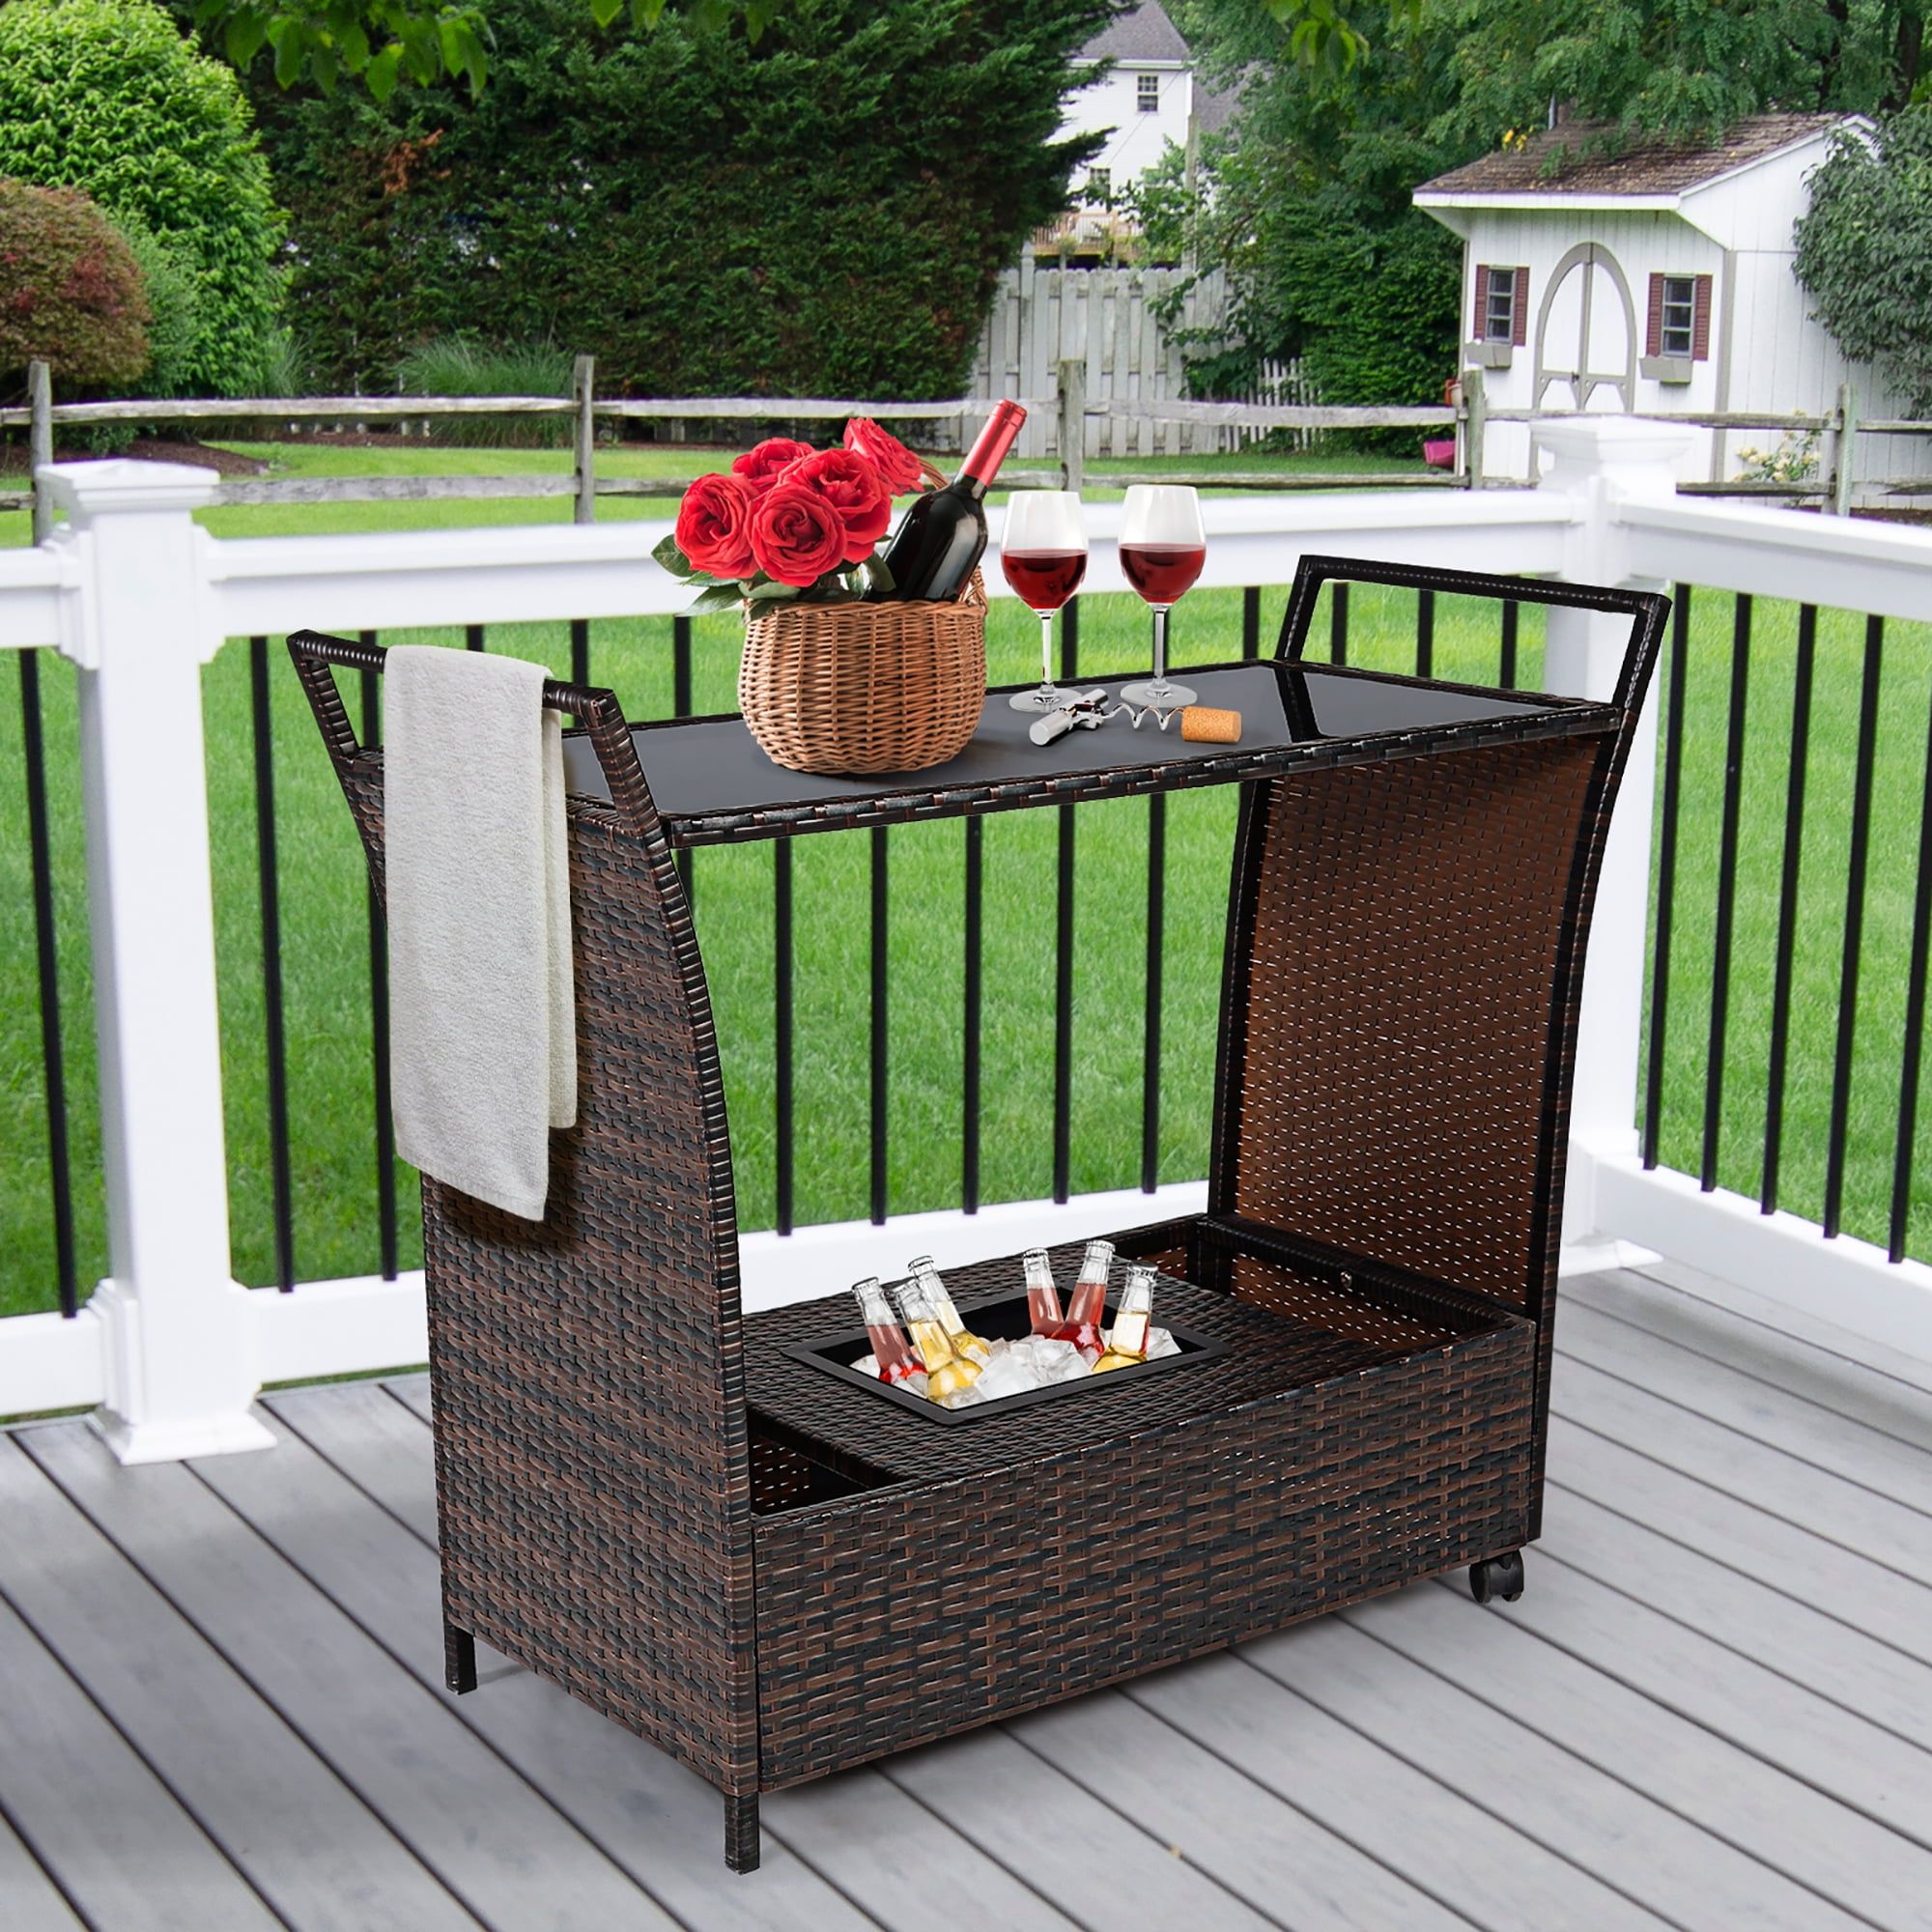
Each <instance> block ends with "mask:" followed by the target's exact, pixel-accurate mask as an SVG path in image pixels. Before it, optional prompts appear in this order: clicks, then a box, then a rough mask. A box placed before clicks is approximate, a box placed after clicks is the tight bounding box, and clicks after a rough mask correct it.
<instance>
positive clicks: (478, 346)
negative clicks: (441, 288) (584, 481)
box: [396, 335, 576, 449]
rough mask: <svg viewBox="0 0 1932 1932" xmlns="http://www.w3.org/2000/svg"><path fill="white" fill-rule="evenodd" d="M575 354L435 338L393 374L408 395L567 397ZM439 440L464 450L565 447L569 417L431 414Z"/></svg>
mask: <svg viewBox="0 0 1932 1932" xmlns="http://www.w3.org/2000/svg"><path fill="white" fill-rule="evenodd" d="M574 362H575V358H574V357H573V356H572V355H571V353H570V351H569V350H567V349H559V348H558V347H557V346H556V345H555V344H554V342H524V343H515V344H510V345H506V346H504V347H502V348H497V347H493V346H491V345H490V344H487V343H482V342H478V341H476V340H475V339H474V338H473V337H471V336H468V335H443V336H439V337H438V338H437V339H436V340H435V341H434V342H426V343H424V344H423V345H422V347H421V348H420V349H412V350H411V351H410V353H409V354H408V355H405V356H404V357H403V359H402V362H401V364H400V365H399V367H398V369H397V372H396V373H397V376H398V378H399V379H400V381H401V383H402V386H403V392H404V394H406V395H412V396H567V395H569V394H570V387H571V384H572V382H573V380H574V379H575V374H576V371H575V367H574ZM431 421H432V424H433V431H432V433H433V434H434V435H435V437H436V439H437V440H438V441H439V442H449V443H455V444H457V445H458V446H460V447H465V448H494V449H568V448H569V447H570V444H571V440H572V427H573V425H572V421H571V418H570V417H569V416H567V415H557V416H436V417H433V418H432V419H431Z"/></svg>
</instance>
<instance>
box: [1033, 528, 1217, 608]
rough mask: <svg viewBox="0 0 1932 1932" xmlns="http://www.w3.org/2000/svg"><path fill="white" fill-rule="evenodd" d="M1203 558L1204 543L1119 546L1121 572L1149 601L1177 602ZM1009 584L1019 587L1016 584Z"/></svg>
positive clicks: (1205, 558) (1205, 557) (1205, 554)
mask: <svg viewBox="0 0 1932 1932" xmlns="http://www.w3.org/2000/svg"><path fill="white" fill-rule="evenodd" d="M1207 561H1208V546H1207V545H1206V544H1205V543H1204V544H1130V543H1123V544H1122V546H1121V575H1122V577H1124V578H1125V579H1126V580H1127V582H1129V583H1131V584H1132V585H1133V586H1134V588H1135V589H1136V590H1138V591H1139V592H1140V593H1141V595H1142V596H1143V597H1144V598H1145V599H1146V600H1147V601H1148V602H1149V603H1150V604H1178V603H1179V602H1180V600H1181V599H1182V598H1183V597H1184V596H1186V594H1187V593H1188V592H1189V591H1190V590H1192V589H1193V588H1194V580H1195V579H1196V578H1197V577H1199V576H1200V575H1201V567H1202V565H1203V564H1205V563H1206V562H1207ZM1013 587H1014V589H1016V590H1017V589H1018V588H1019V586H1018V585H1017V584H1015V585H1014V586H1013ZM1022 595H1024V593H1023V592H1022Z"/></svg>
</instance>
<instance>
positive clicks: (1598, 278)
mask: <svg viewBox="0 0 1932 1932" xmlns="http://www.w3.org/2000/svg"><path fill="white" fill-rule="evenodd" d="M1845 121H1846V117H1844V116H1842V115H1836V114H1761V115H1755V116H1752V117H1751V118H1749V119H1748V120H1746V121H1743V122H1741V123H1740V124H1739V125H1738V126H1737V127H1736V128H1733V129H1732V130H1731V132H1730V133H1729V134H1728V135H1727V136H1726V138H1725V139H1724V141H1723V142H1722V143H1721V144H1720V145H1719V146H1717V147H1694V146H1685V145H1681V144H1666V143H1653V144H1648V145H1645V146H1642V147H1638V148H1634V149H1627V150H1625V151H1624V152H1623V153H1621V154H1617V155H1613V156H1583V157H1581V158H1573V159H1571V160H1569V161H1568V162H1567V163H1566V164H1565V165H1564V166H1563V168H1562V170H1561V172H1560V173H1553V174H1552V173H1549V172H1548V161H1549V157H1550V156H1551V154H1552V151H1554V150H1556V149H1558V148H1565V149H1569V148H1575V147H1577V146H1579V145H1581V143H1582V142H1583V140H1584V139H1585V137H1586V136H1587V135H1588V134H1589V133H1590V132H1592V131H1593V130H1592V129H1591V128H1587V127H1584V126H1582V125H1579V124H1574V123H1573V124H1570V125H1568V126H1558V127H1556V128H1552V129H1550V130H1548V132H1546V133H1542V134H1539V135H1536V136H1534V137H1532V138H1531V139H1530V140H1529V141H1528V142H1527V143H1525V144H1524V145H1522V146H1520V147H1518V148H1511V149H1505V150H1503V151H1502V152H1500V153H1497V154H1492V155H1486V156H1483V158H1482V159H1481V160H1477V161H1471V162H1470V163H1469V164H1468V165H1467V166H1465V167H1461V168H1456V169H1454V170H1452V171H1451V172H1450V173H1448V174H1446V175H1442V176H1439V177H1438V178H1437V179H1436V180H1435V181H1432V182H1426V183H1424V185H1422V186H1421V187H1419V188H1417V189H1416V191H1415V205H1416V207H1418V208H1420V209H1424V210H1426V211H1427V212H1428V213H1430V214H1432V215H1434V216H1435V219H1436V220H1438V221H1440V222H1441V223H1443V225H1444V226H1445V227H1447V228H1449V229H1451V230H1453V231H1454V232H1455V233H1456V234H1457V235H1459V236H1461V237H1462V238H1463V244H1464V246H1463V317H1464V331H1463V358H1462V359H1463V367H1464V368H1468V367H1471V366H1475V367H1479V368H1481V369H1482V370H1483V372H1484V383H1485V392H1486V395H1487V397H1488V401H1489V404H1490V407H1491V408H1492V409H1508V410H1518V409H1542V410H1552V411H1562V410H1589V411H1602V412H1636V413H1641V414H1645V415H1659V414H1663V415H1674V414H1700V415H1701V414H1710V413H1716V412H1754V411H1762V412H1782V413H1788V414H1816V415H1825V414H1829V413H1830V412H1832V410H1833V408H1834V407H1835V405H1836V403H1837V399H1838V391H1839V385H1840V384H1844V383H1847V382H1849V383H1851V384H1853V385H1854V389H1855V393H1856V400H1857V406H1858V411H1859V413H1860V415H1861V416H1862V417H1864V418H1867V419H1869V418H1873V417H1881V418H1882V417H1885V416H1892V417H1897V416H1902V415H1903V414H1904V413H1905V411H1904V409H1903V407H1902V405H1901V403H1900V401H1899V399H1898V398H1897V397H1895V396H1893V395H1890V394H1889V393H1887V391H1886V390H1885V388H1884V387H1883V385H1882V384H1880V383H1879V382H1878V381H1877V379H1876V377H1875V376H1874V373H1873V371H1872V370H1871V369H1870V368H1869V367H1868V366H1864V365H1848V364H1847V362H1846V359H1845V357H1844V355H1843V354H1842V353H1841V352H1840V351H1839V349H1838V346H1837V344H1836V343H1835V342H1834V341H1833V339H1832V337H1831V336H1830V335H1829V334H1828V333H1827V332H1826V330H1825V328H1824V327H1823V326H1822V325H1821V324H1820V323H1818V322H1815V321H1814V320H1812V318H1811V315H1810V301H1809V298H1807V297H1806V295H1805V293H1804V289H1803V288H1802V287H1801V286H1800V285H1799V282H1798V279H1797V277H1796V275H1795V274H1794V273H1793V271H1792V264H1793V259H1794V254H1795V249H1796V242H1795V240H1794V236H1793V232H1792V231H1793V225H1794V224H1795V222H1796V221H1797V219H1798V217H1799V216H1800V215H1801V214H1803V213H1804V210H1805V208H1806V206H1807V205H1808V201H1809V194H1810V190H1809V186H1808V181H1809V177H1810V175H1811V172H1812V170H1813V169H1815V168H1816V167H1817V166H1818V164H1819V163H1820V162H1821V161H1822V160H1823V159H1824V158H1825V156H1826V154H1827V151H1828V149H1829V145H1830V141H1831V137H1832V133H1833V129H1835V128H1838V127H1840V126H1843V125H1845ZM1778 441H1779V438H1778V434H1777V432H1776V431H1766V430H1729V431H1724V430H1716V431H1709V430H1707V431H1706V432H1705V433H1704V434H1703V435H1702V436H1700V438H1699V439H1698V443H1697V447H1696V449H1695V450H1694V452H1693V453H1692V454H1691V455H1690V457H1688V458H1687V459H1686V461H1685V465H1684V469H1683V475H1684V477H1685V480H1687V481H1690V480H1694V479H1697V478H1709V479H1711V480H1722V479H1725V478H1728V477H1731V476H1735V475H1736V474H1737V473H1738V471H1739V469H1740V467H1741V465H1740V460H1739V451H1740V450H1741V449H1747V448H1754V449H1758V450H1768V449H1775V448H1776V446H1777V444H1778ZM1857 460H1858V467H1857V471H1856V473H1857V474H1858V476H1859V477H1860V478H1861V479H1864V480H1867V481H1872V482H1877V481H1882V480H1884V479H1886V478H1888V477H1905V476H1915V475H1919V474H1923V473H1925V472H1927V471H1932V444H1928V443H1927V442H1926V441H1925V440H1923V439H1916V438H1907V437H1861V438H1860V439H1859V446H1858V459H1857ZM1484 468H1485V469H1486V470H1487V471H1489V472H1490V473H1492V474H1497V475H1518V476H1521V475H1526V474H1528V473H1529V469H1530V442H1529V433H1528V429H1527V427H1526V426H1525V425H1522V424H1515V423H1498V424H1493V425H1492V427H1491V429H1490V431H1489V434H1488V436H1487V438H1486V439H1485V445H1484Z"/></svg>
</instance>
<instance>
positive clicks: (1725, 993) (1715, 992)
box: [1698, 596, 1751, 1194]
mask: <svg viewBox="0 0 1932 1932" xmlns="http://www.w3.org/2000/svg"><path fill="white" fill-rule="evenodd" d="M1750 623H1751V601H1750V599H1749V598H1748V597H1744V596H1740V597H1739V598H1738V600H1737V604H1736V609H1735V615H1734V618H1733V622H1732V629H1731V711H1730V729H1729V735H1728V738H1727V740H1726V744H1725V751H1724V808H1723V822H1722V827H1721V830H1720V832H1719V845H1718V917H1717V925H1716V930H1715V932H1714V934H1713V937H1712V941H1711V1034H1710V1043H1709V1047H1708V1049H1707V1054H1706V1060H1705V1066H1704V1151H1703V1159H1702V1162H1701V1164H1700V1167H1699V1170H1698V1183H1699V1185H1700V1186H1701V1187H1702V1188H1703V1190H1704V1192H1705V1193H1707V1194H1708V1193H1710V1192H1711V1190H1712V1189H1713V1188H1715V1187H1716V1186H1717V1184H1718V1132H1719V1126H1720V1125H1721V1124H1722V1121H1723V1112H1724V1036H1725V1032H1726V1029H1727V1026H1728V1023H1729V1019H1730V1003H1731V930H1732V926H1733V924H1734V923H1735V919H1736V915H1737V895H1738V817H1739V811H1740V809H1741V807H1742V804H1743V798H1744V766H1745V696H1746V690H1747V684H1748V680H1749V675H1750Z"/></svg>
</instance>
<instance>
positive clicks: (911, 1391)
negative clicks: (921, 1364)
mask: <svg viewBox="0 0 1932 1932" xmlns="http://www.w3.org/2000/svg"><path fill="white" fill-rule="evenodd" d="M930 1380H931V1378H930V1377H929V1376H928V1375H927V1374H926V1373H925V1371H924V1370H923V1369H915V1370H914V1371H913V1372H912V1374H911V1375H909V1376H908V1377H907V1378H905V1380H904V1381H902V1382H901V1383H900V1384H899V1387H900V1388H902V1389H904V1390H905V1391H906V1393H907V1394H908V1395H924V1394H925V1391H926V1385H927V1383H928V1382H929V1381H930Z"/></svg>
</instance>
